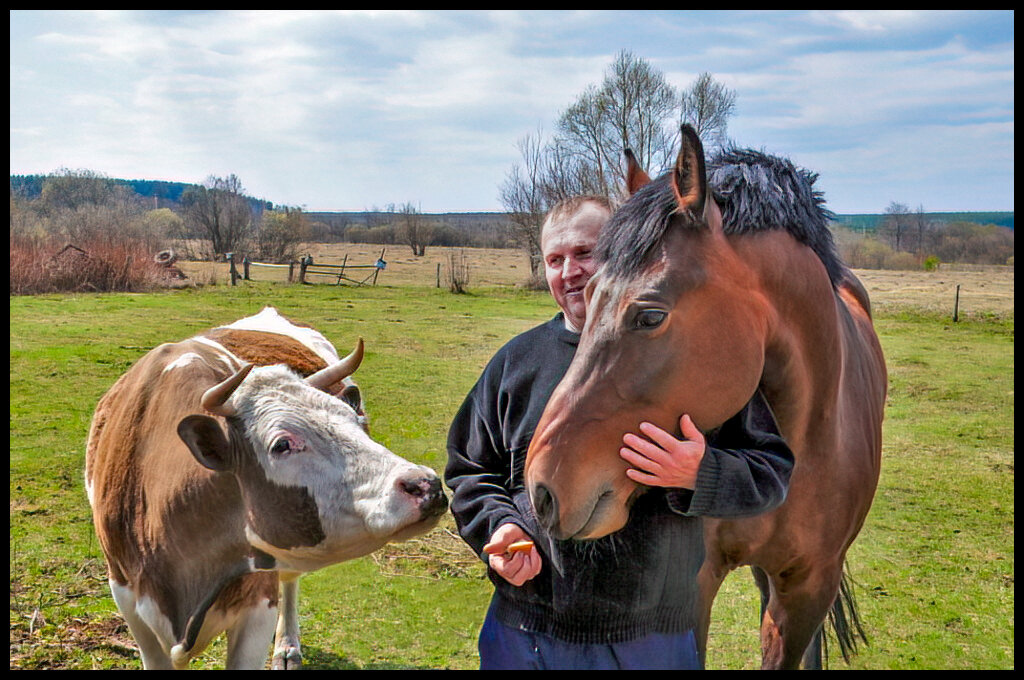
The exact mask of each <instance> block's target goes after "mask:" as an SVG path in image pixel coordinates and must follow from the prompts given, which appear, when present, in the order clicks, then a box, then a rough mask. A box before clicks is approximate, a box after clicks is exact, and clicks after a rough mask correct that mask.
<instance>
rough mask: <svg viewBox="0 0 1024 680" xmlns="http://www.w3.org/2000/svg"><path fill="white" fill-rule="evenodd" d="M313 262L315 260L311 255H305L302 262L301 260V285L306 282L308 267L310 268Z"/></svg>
mask: <svg viewBox="0 0 1024 680" xmlns="http://www.w3.org/2000/svg"><path fill="white" fill-rule="evenodd" d="M312 261H313V258H312V257H310V256H309V255H305V256H303V258H302V259H301V260H299V283H305V282H306V267H308V266H309V265H310V263H311V262H312Z"/></svg>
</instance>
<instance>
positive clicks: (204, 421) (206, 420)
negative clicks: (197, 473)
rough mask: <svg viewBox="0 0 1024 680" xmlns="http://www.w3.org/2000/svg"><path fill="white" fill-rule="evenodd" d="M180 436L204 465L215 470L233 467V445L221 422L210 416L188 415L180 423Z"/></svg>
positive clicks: (220, 470)
mask: <svg viewBox="0 0 1024 680" xmlns="http://www.w3.org/2000/svg"><path fill="white" fill-rule="evenodd" d="M178 436H179V437H181V440H182V441H183V442H185V445H186V446H188V450H189V451H191V452H192V455H193V456H195V458H196V460H197V461H199V464H200V465H202V466H203V467H206V468H209V469H211V470H213V471H215V472H226V471H229V470H231V469H232V467H233V466H232V464H231V446H230V444H229V442H228V438H227V436H226V435H225V434H224V430H223V429H221V426H220V423H219V422H217V420H216V419H214V418H211V417H210V416H201V415H191V416H186V417H185V418H183V419H182V420H181V422H180V423H178Z"/></svg>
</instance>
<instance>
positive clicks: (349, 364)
mask: <svg viewBox="0 0 1024 680" xmlns="http://www.w3.org/2000/svg"><path fill="white" fill-rule="evenodd" d="M362 361H363V339H362V338H359V342H358V343H356V348H355V349H354V350H352V353H351V354H349V355H348V356H347V357H345V358H344V359H342V360H341V361H339V362H338V363H336V364H332V365H330V366H328V367H327V368H324V369H322V370H319V371H317V372H316V373H314V374H313V375H311V376H309V377H308V378H306V382H308V383H309V384H310V385H312V386H313V387H315V388H317V389H320V390H323V389H327V388H328V387H330V386H331V385H333V384H334V383H336V382H338V381H339V380H344V379H345V378H347V377H349V376H350V375H352V374H353V373H355V372H356V369H357V368H359V364H360V363H362Z"/></svg>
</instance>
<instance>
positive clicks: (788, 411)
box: [760, 234, 843, 446]
mask: <svg viewBox="0 0 1024 680" xmlns="http://www.w3.org/2000/svg"><path fill="white" fill-rule="evenodd" d="M761 249H762V252H761V254H762V255H764V256H766V257H763V259H761V260H760V261H762V262H765V263H766V264H765V265H763V266H762V268H761V271H760V274H761V276H760V278H761V282H762V286H763V287H764V290H763V292H764V294H765V296H766V298H767V299H768V300H769V301H770V304H771V306H772V312H773V314H772V317H773V319H772V324H771V326H770V331H769V337H768V338H767V342H766V345H765V367H764V374H763V375H762V380H761V388H762V390H763V391H764V393H765V396H766V397H767V399H768V401H769V403H770V404H771V405H772V408H773V410H774V411H775V415H776V417H777V418H778V420H779V424H780V427H781V428H782V430H783V434H784V435H785V436H786V437H787V438H790V439H792V440H794V441H795V442H796V443H797V445H801V446H802V445H803V444H804V443H805V442H806V440H807V439H808V438H809V437H813V430H814V429H815V424H816V423H820V422H821V419H823V418H829V417H831V414H832V413H834V406H835V396H836V392H837V386H838V384H839V380H840V375H839V374H840V371H841V370H842V362H843V359H842V352H843V348H842V340H841V338H840V334H839V328H838V324H837V307H836V305H837V304H838V298H837V296H836V294H835V291H834V289H833V288H832V285H831V282H830V281H829V279H828V275H827V274H826V273H825V270H824V266H823V265H822V264H821V262H820V260H818V258H817V256H816V255H815V254H814V253H813V252H812V251H811V250H810V249H809V248H805V247H802V246H797V245H796V244H795V242H793V241H792V239H791V237H789V236H788V235H782V234H779V235H778V236H777V237H775V238H768V239H766V243H764V244H763V245H762V246H761ZM818 429H820V428H818ZM791 443H793V442H791Z"/></svg>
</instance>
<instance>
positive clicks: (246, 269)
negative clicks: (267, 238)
mask: <svg viewBox="0 0 1024 680" xmlns="http://www.w3.org/2000/svg"><path fill="white" fill-rule="evenodd" d="M242 271H243V272H244V274H243V276H242V278H243V279H245V280H246V281H249V280H250V279H249V256H248V255H246V256H245V257H243V258H242Z"/></svg>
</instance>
